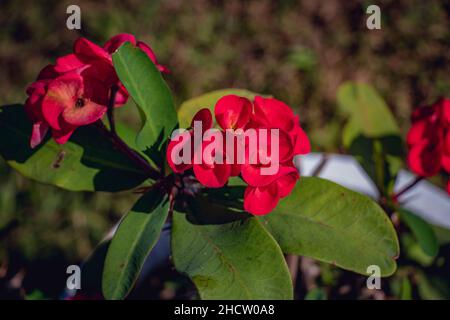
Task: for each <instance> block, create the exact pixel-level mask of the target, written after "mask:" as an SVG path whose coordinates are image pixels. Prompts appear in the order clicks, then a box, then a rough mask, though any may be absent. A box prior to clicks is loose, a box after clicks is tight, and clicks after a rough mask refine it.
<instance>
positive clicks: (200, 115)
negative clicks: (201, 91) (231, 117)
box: [191, 108, 213, 132]
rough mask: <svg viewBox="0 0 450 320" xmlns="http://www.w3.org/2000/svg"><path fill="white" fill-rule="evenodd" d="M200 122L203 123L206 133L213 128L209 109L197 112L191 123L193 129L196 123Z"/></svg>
mask: <svg viewBox="0 0 450 320" xmlns="http://www.w3.org/2000/svg"><path fill="white" fill-rule="evenodd" d="M195 121H200V122H201V123H202V130H203V132H205V131H206V130H208V129H211V128H212V122H213V120H212V114H211V111H210V110H209V109H208V108H203V109H200V110H199V111H197V113H196V114H195V115H194V117H193V118H192V121H191V128H193V127H194V122H195Z"/></svg>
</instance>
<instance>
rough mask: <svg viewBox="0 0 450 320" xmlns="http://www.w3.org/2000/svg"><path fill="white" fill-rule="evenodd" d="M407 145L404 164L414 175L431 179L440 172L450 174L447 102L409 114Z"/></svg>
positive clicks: (449, 103)
mask: <svg viewBox="0 0 450 320" xmlns="http://www.w3.org/2000/svg"><path fill="white" fill-rule="evenodd" d="M407 143H408V148H409V153H408V165H409V167H410V168H411V170H412V171H413V172H415V173H416V174H417V175H419V176H422V177H431V176H434V175H436V174H438V173H439V171H440V170H441V169H442V170H445V171H446V172H448V173H450V99H447V98H442V99H440V100H439V101H437V102H436V103H435V104H433V105H431V106H426V107H422V108H419V109H417V110H416V111H414V112H413V114H412V126H411V128H410V130H409V132H408V137H407ZM447 191H448V192H449V193H450V182H449V184H448V185H447Z"/></svg>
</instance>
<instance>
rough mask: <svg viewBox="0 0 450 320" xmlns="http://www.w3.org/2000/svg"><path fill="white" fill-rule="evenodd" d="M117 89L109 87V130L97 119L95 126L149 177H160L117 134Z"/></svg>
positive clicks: (159, 174)
mask: <svg viewBox="0 0 450 320" xmlns="http://www.w3.org/2000/svg"><path fill="white" fill-rule="evenodd" d="M117 91H118V88H117V86H115V85H114V86H112V87H111V94H110V97H109V102H108V111H107V116H108V121H109V126H110V130H108V129H107V128H106V126H105V124H104V123H103V122H102V121H101V120H98V121H97V122H96V123H95V124H96V125H97V128H99V129H100V131H101V132H102V134H104V135H105V136H106V137H107V138H109V139H110V140H111V142H112V143H113V144H114V146H115V147H116V148H117V150H119V151H120V152H122V153H123V154H124V155H125V156H126V157H128V158H129V159H130V160H132V161H133V162H134V163H136V164H137V165H138V166H139V167H140V168H141V169H143V170H144V172H145V173H146V174H147V175H148V177H149V178H152V179H153V180H157V179H159V178H162V174H161V173H160V172H159V171H158V170H156V169H154V168H153V167H152V166H151V165H150V164H149V163H148V162H147V161H146V160H145V159H144V158H143V157H142V156H141V155H140V154H139V153H137V152H136V151H134V150H133V149H131V148H130V147H129V146H128V145H127V144H126V143H125V142H124V141H123V140H122V139H121V138H120V137H119V136H118V135H117V133H116V126H115V123H114V104H115V101H116V94H117Z"/></svg>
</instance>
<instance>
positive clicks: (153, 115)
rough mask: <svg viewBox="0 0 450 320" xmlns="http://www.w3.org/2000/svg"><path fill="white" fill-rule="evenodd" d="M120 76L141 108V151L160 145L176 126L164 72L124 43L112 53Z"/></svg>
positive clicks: (140, 51)
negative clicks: (162, 74)
mask: <svg viewBox="0 0 450 320" xmlns="http://www.w3.org/2000/svg"><path fill="white" fill-rule="evenodd" d="M113 62H114V67H115V69H116V72H117V75H118V76H119V78H120V80H121V81H122V83H123V84H124V85H125V87H126V88H127V90H128V92H129V93H130V95H131V96H132V97H133V99H134V101H135V102H136V104H137V105H138V107H139V110H140V114H141V118H142V128H141V130H140V132H139V134H138V136H137V145H138V147H139V148H140V150H141V151H143V150H147V149H148V148H159V147H160V146H161V144H162V142H164V141H165V140H166V139H167V138H168V137H169V135H170V133H171V132H172V131H173V129H175V127H176V126H177V114H176V112H175V108H174V105H173V100H172V95H171V93H170V89H169V87H168V86H167V84H166V82H165V81H164V80H163V78H162V76H161V73H160V72H159V71H158V69H156V67H155V65H154V64H153V62H152V61H151V60H150V59H149V58H148V56H147V55H146V54H145V53H144V52H143V51H142V50H141V49H139V48H136V47H134V46H133V45H132V44H131V43H125V44H124V45H122V46H121V47H120V48H119V49H118V50H117V51H116V52H115V53H114V54H113Z"/></svg>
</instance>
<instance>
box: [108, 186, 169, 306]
mask: <svg viewBox="0 0 450 320" xmlns="http://www.w3.org/2000/svg"><path fill="white" fill-rule="evenodd" d="M167 215H168V202H167V201H166V199H164V197H163V194H162V193H161V191H160V190H153V191H150V192H148V193H146V194H145V195H144V196H142V198H140V199H139V200H138V202H136V204H135V205H134V206H133V208H132V209H131V211H130V212H128V213H127V215H126V216H125V217H124V218H123V220H122V221H121V223H120V224H119V227H118V229H117V231H116V233H115V234H114V237H113V239H112V241H111V244H110V246H109V249H108V254H107V256H106V260H105V267H104V269H103V280H102V287H103V295H104V296H105V298H106V299H123V298H125V297H126V296H127V294H128V293H129V292H130V290H131V289H132V288H133V285H134V283H135V282H136V279H137V277H138V275H139V272H140V271H141V269H142V265H143V263H144V261H145V258H146V257H147V256H148V254H149V253H150V251H151V249H152V248H153V246H154V245H155V244H156V242H157V241H158V239H159V235H160V233H161V229H162V227H163V225H164V222H165V221H166V219H167Z"/></svg>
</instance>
